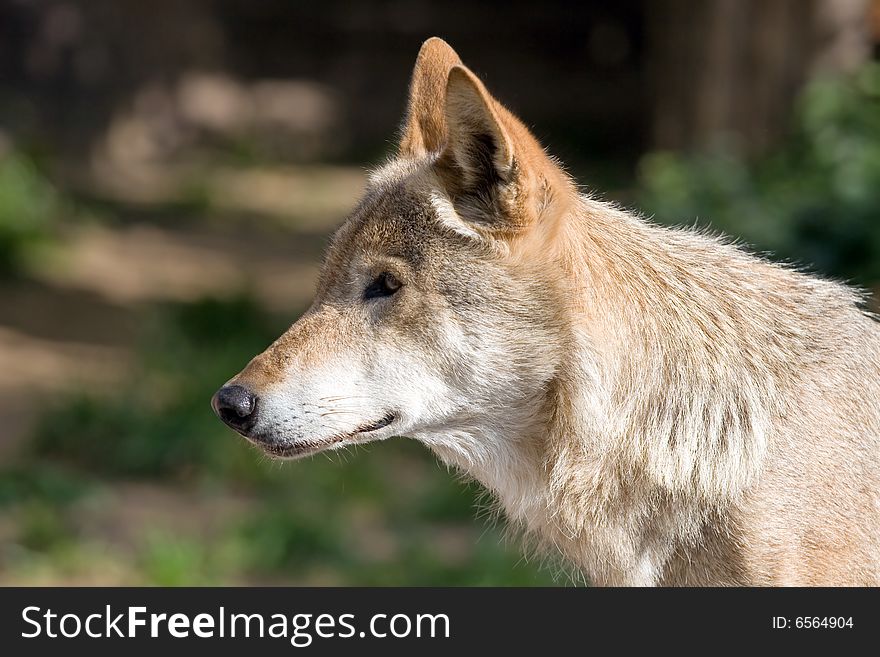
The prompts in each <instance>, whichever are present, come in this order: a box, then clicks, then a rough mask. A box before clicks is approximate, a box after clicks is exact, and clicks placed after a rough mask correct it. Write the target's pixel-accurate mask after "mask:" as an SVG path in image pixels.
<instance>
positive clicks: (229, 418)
mask: <svg viewBox="0 0 880 657" xmlns="http://www.w3.org/2000/svg"><path fill="white" fill-rule="evenodd" d="M211 406H213V407H214V412H215V413H216V414H217V417H219V418H220V419H221V420H223V421H224V422H225V423H226V424H228V425H229V426H230V427H232V428H233V429H235V430H236V431H238V432H240V433H247V432H248V431H250V430H251V429H252V428H253V426H254V424H256V421H257V397H256V396H255V395H254V393H252V392H251V391H250V390H248V389H247V388H245V387H243V386H223V387H222V388H220V390H218V391H217V392H216V393H215V394H214V397H213V398H212V399H211Z"/></svg>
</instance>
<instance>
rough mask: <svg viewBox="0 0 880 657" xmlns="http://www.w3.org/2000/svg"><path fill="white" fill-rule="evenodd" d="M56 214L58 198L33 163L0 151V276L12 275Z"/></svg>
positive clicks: (42, 238)
mask: <svg viewBox="0 0 880 657" xmlns="http://www.w3.org/2000/svg"><path fill="white" fill-rule="evenodd" d="M58 212H59V199H58V194H57V193H56V191H55V189H54V187H53V186H52V185H51V184H50V183H49V182H48V181H47V180H46V179H45V178H44V177H43V176H42V175H41V174H40V172H39V171H37V169H36V167H35V166H34V164H33V162H31V161H30V159H28V158H27V157H26V156H24V155H22V154H20V153H17V152H15V151H12V152H9V153H5V154H4V153H3V152H2V151H0V275H9V274H12V273H14V272H15V271H16V270H17V269H18V268H19V267H20V266H21V264H22V260H23V258H24V257H26V255H27V251H28V249H29V248H31V247H33V246H34V245H35V244H38V243H39V242H41V241H43V240H45V239H46V238H47V237H48V235H49V233H50V228H51V225H52V223H53V221H54V220H55V219H56V218H57V215H58Z"/></svg>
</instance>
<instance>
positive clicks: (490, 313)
mask: <svg viewBox="0 0 880 657" xmlns="http://www.w3.org/2000/svg"><path fill="white" fill-rule="evenodd" d="M410 91H411V98H410V102H409V113H408V117H407V121H406V123H405V127H404V136H403V139H402V142H401V149H400V154H399V157H398V158H397V159H395V160H394V161H392V162H390V163H389V164H387V165H386V166H385V167H383V168H382V169H380V170H379V171H377V172H375V173H374V174H373V176H372V177H371V180H370V184H369V189H368V192H367V195H366V197H365V199H364V201H363V202H362V203H361V205H360V206H359V208H358V209H357V210H356V211H355V213H354V214H353V215H352V217H351V218H350V219H349V220H348V221H347V222H346V224H345V225H344V226H343V227H342V228H341V229H340V231H339V233H338V234H337V235H336V237H335V238H334V241H333V244H332V246H331V248H330V251H329V254H328V258H327V262H326V263H325V268H324V276H323V279H322V281H321V284H320V287H319V292H318V296H317V298H316V300H315V304H314V305H313V307H312V308H311V309H310V310H309V312H308V313H307V314H306V315H305V316H304V317H303V318H302V319H300V320H299V322H297V323H296V324H295V325H294V326H293V327H291V329H290V330H289V331H288V332H287V333H286V334H285V335H284V336H282V337H281V338H280V339H279V340H278V342H276V343H275V344H274V345H273V346H272V347H270V348H269V349H268V350H267V351H266V352H264V353H263V354H261V355H260V356H258V357H257V358H255V359H254V361H253V362H252V363H251V364H250V365H249V366H248V368H246V369H245V370H244V371H243V372H242V373H241V374H240V375H239V376H237V377H236V378H235V379H233V381H234V382H236V383H239V384H241V385H244V386H247V387H250V388H251V389H253V390H254V391H255V392H256V393H257V394H258V395H259V397H260V403H261V404H262V405H263V406H262V407H261V408H262V410H261V417H260V424H259V425H258V427H257V429H255V434H254V436H256V437H258V438H259V440H260V441H263V443H264V447H265V444H266V443H267V442H268V443H270V446H269V447H266V449H267V451H270V452H271V453H275V454H279V453H281V454H285V455H290V456H292V455H301V454H303V453H313V452H314V451H318V450H320V449H326V448H337V447H344V446H346V445H349V444H353V443H357V442H363V441H366V440H376V439H385V438H388V437H391V436H392V435H405V436H408V437H412V438H415V439H417V440H420V441H422V442H423V443H425V444H426V445H428V446H429V447H431V448H432V449H433V450H434V451H435V452H436V453H437V454H438V455H439V456H440V458H441V459H443V460H444V461H446V462H447V463H450V464H453V465H455V466H457V467H459V468H461V469H462V470H463V471H465V472H467V473H469V474H470V475H471V476H473V477H474V478H476V479H477V480H479V481H480V482H482V483H483V484H484V485H485V486H486V487H487V488H488V489H489V490H490V491H491V492H492V493H493V494H494V496H495V497H496V498H497V499H498V501H499V504H500V505H501V507H502V508H503V509H504V511H505V512H506V514H507V516H508V517H509V518H510V520H511V521H512V522H513V523H517V524H520V525H521V526H523V527H524V529H525V530H526V531H527V532H528V533H530V534H532V535H533V536H535V537H537V538H538V539H539V540H540V541H542V542H543V543H545V544H547V545H548V546H555V548H554V549H558V550H559V551H561V553H562V554H563V555H565V557H567V558H568V559H569V560H570V561H571V562H572V563H573V564H574V565H575V567H576V568H578V569H579V570H580V571H581V572H582V573H583V574H584V575H585V576H586V577H587V578H588V579H589V580H590V581H591V582H593V583H596V584H610V585H619V584H633V585H655V584H678V585H782V584H798V585H829V584H830V585H877V584H880V324H878V323H877V322H876V321H875V320H874V319H873V318H871V317H869V316H868V315H867V314H866V313H865V312H863V311H862V310H861V309H860V307H859V304H860V302H861V299H860V298H859V296H858V295H857V294H856V293H855V292H853V291H852V290H850V289H848V288H846V287H844V286H842V285H839V284H836V283H833V282H829V281H825V280H821V279H819V278H815V277H810V276H807V275H804V274H802V273H800V272H798V271H795V270H793V269H791V268H786V267H782V266H779V265H775V264H771V263H769V262H767V261H765V260H762V259H760V258H757V257H755V256H753V255H751V254H749V253H747V252H746V251H744V250H743V249H741V248H738V247H736V246H733V245H732V244H730V243H729V242H726V241H724V240H721V239H718V238H715V237H711V236H706V235H702V234H699V233H697V232H694V231H690V230H673V229H666V228H661V227H658V226H654V225H651V224H649V223H647V222H645V221H643V220H641V219H639V218H637V217H634V216H633V215H631V214H628V213H627V212H624V211H622V210H620V209H617V208H615V207H612V206H610V205H608V204H606V203H601V202H598V201H596V200H593V199H591V198H590V197H588V196H584V195H579V194H578V193H577V192H576V189H575V186H574V185H573V184H572V182H571V181H570V180H569V179H568V177H567V176H566V175H565V174H564V172H563V171H562V170H561V169H560V168H559V167H558V166H557V165H556V164H555V162H554V161H553V160H552V159H551V158H550V157H548V156H547V155H546V154H545V153H544V152H543V150H542V149H541V147H540V146H539V145H538V143H537V142H536V141H535V140H534V138H533V137H532V136H531V135H530V134H529V133H528V131H527V130H526V129H525V128H524V127H523V125H522V124H521V123H520V122H519V121H518V120H517V119H516V118H515V117H514V116H513V115H512V114H511V113H509V112H508V111H507V110H506V109H505V108H504V107H503V106H501V104H500V103H498V101H496V100H495V99H494V98H492V96H491V95H490V94H489V93H488V91H487V90H486V89H485V87H484V85H483V84H482V82H480V81H479V80H478V79H477V78H476V76H475V75H474V74H473V73H472V72H471V71H469V70H468V69H466V68H465V67H463V65H462V64H461V62H460V60H459V58H458V56H457V55H456V54H455V53H454V52H453V51H452V49H451V48H449V46H448V45H446V44H445V43H444V42H442V41H440V40H439V39H431V40H429V41H428V42H426V44H425V45H424V47H423V49H422V52H421V53H420V55H419V57H418V59H417V62H416V69H415V71H414V73H413V83H412V85H411V90H410ZM386 271H390V272H392V273H393V274H394V276H395V277H396V278H397V279H398V280H400V281H401V282H402V283H403V287H402V288H401V289H400V290H399V291H398V292H396V293H394V295H393V296H389V297H388V298H382V299H379V300H375V299H374V300H365V297H364V296H363V292H362V291H363V289H364V287H365V286H367V285H369V284H370V281H371V280H373V279H374V278H375V277H376V276H377V275H378V274H380V273H381V272H386ZM337 389H338V390H339V391H340V392H339V393H338V394H334V395H328V394H326V391H327V390H331V391H336V390H337ZM322 391H323V392H322ZM383 413H391V414H393V416H394V418H395V419H394V423H393V424H392V425H391V426H389V427H387V428H385V429H381V430H379V431H367V432H364V431H361V428H362V427H363V425H364V422H365V421H367V420H370V419H375V417H377V415H379V416H381V415H382V414H383ZM327 418H336V419H334V420H330V419H327ZM340 418H341V419H340ZM254 436H252V438H254ZM302 446H305V448H307V449H305V451H303V450H302ZM290 450H300V451H290Z"/></svg>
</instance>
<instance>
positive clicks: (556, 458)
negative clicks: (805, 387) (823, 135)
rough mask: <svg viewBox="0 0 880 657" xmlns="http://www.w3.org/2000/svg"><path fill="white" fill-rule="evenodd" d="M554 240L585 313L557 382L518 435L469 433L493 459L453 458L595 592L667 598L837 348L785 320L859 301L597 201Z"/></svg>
mask: <svg viewBox="0 0 880 657" xmlns="http://www.w3.org/2000/svg"><path fill="white" fill-rule="evenodd" d="M553 232H554V235H553V236H552V245H550V244H544V245H543V246H542V248H543V252H544V254H545V256H546V257H547V258H549V259H550V260H552V262H548V266H555V267H557V268H558V272H559V280H560V286H561V289H560V290H559V293H560V295H561V297H562V300H563V302H564V303H565V304H566V305H567V307H568V308H569V309H570V317H569V320H570V321H569V323H568V325H567V327H566V332H567V334H566V335H564V336H562V341H563V343H564V344H565V349H564V350H563V353H564V354H565V357H564V360H563V362H561V363H560V365H559V368H558V372H557V375H556V377H555V379H554V380H553V381H551V382H549V383H548V386H547V389H546V390H545V391H543V392H542V394H543V397H542V398H540V399H535V400H534V404H533V406H532V409H537V410H533V412H531V413H529V414H527V415H526V416H524V417H518V416H516V414H514V415H513V416H512V417H510V418H509V420H510V422H509V423H508V424H507V426H498V425H495V426H494V428H493V433H496V434H500V433H503V434H504V435H494V436H480V435H475V434H474V432H468V431H467V430H464V429H463V430H462V432H461V434H462V435H461V441H460V444H462V445H467V444H472V445H474V446H476V445H480V446H482V447H481V448H480V449H481V450H482V452H481V453H482V456H481V457H478V458H474V456H473V454H474V452H473V451H472V450H470V449H467V448H465V449H464V450H463V451H462V453H460V454H453V453H444V451H443V450H438V451H439V452H440V455H441V457H443V458H444V459H445V460H447V461H448V462H452V463H456V464H458V465H460V466H462V467H463V468H464V469H466V470H467V471H468V472H469V473H470V474H471V475H473V476H475V477H476V478H477V479H478V480H480V481H481V482H482V483H484V484H485V485H486V486H487V487H488V488H489V489H490V490H492V491H493V492H494V493H495V495H496V496H497V498H498V500H499V503H500V505H501V506H502V507H503V508H504V510H505V511H506V513H507V515H508V516H509V517H510V518H511V519H512V520H514V521H518V522H520V523H521V524H522V525H523V526H524V527H525V529H526V530H527V531H528V532H529V533H531V534H534V535H535V536H536V537H537V538H538V539H539V540H542V541H544V542H549V543H552V544H555V545H556V547H558V548H559V549H560V550H561V551H562V553H563V554H565V555H566V556H567V557H568V558H569V559H570V560H572V561H573V562H574V563H575V564H576V566H578V567H579V568H580V569H581V570H582V572H583V573H584V574H585V575H586V576H587V577H588V578H589V579H590V580H591V581H593V582H594V583H601V584H642V585H650V584H656V583H658V582H659V581H660V579H661V578H662V576H663V570H664V567H665V565H666V564H667V563H668V561H669V559H670V557H671V556H672V553H673V551H674V550H676V549H678V548H682V547H687V546H689V545H692V544H694V543H696V542H697V541H699V540H701V539H700V537H701V536H702V534H703V525H704V523H705V522H706V519H707V518H709V517H713V516H715V517H717V515H718V514H723V513H724V512H725V509H726V508H728V507H729V506H730V505H732V504H735V503H736V501H737V500H738V499H739V497H740V495H741V493H742V492H743V491H744V490H745V489H747V488H748V487H749V486H750V484H752V483H753V481H754V480H755V479H756V478H757V477H758V476H759V474H760V472H761V467H762V462H763V460H764V455H765V452H766V451H767V446H768V441H769V440H770V436H771V434H772V428H773V424H774V421H775V420H776V419H777V418H778V417H780V416H782V415H784V414H785V412H786V409H785V408H783V402H782V401H781V400H782V399H783V398H784V395H782V394H780V393H781V391H782V390H784V389H785V388H786V387H787V386H789V385H793V383H794V382H795V380H796V379H797V377H798V376H800V375H801V373H800V372H798V371H795V370H793V369H792V366H791V365H790V363H793V362H798V363H801V364H803V363H804V362H809V361H810V358H811V357H813V356H812V355H813V354H816V353H818V351H820V350H819V349H818V348H817V345H816V344H814V341H813V338H812V336H811V335H810V334H809V333H807V332H804V333H798V332H797V329H796V327H798V326H810V322H806V321H804V319H805V317H786V316H784V315H785V314H789V315H798V314H801V315H804V316H807V315H809V314H812V313H815V311H816V308H817V306H818V307H820V308H821V309H822V311H823V312H828V311H830V312H831V314H832V315H834V314H836V313H838V312H839V313H847V314H849V313H852V312H853V311H855V306H854V303H853V302H854V301H855V299H854V295H852V294H851V293H847V292H844V291H843V288H841V287H840V286H838V285H835V284H833V283H828V282H825V281H821V280H818V279H814V278H809V277H806V276H802V275H800V274H798V273H796V272H794V271H791V270H789V269H785V268H783V267H779V266H775V265H771V264H769V263H766V262H764V261H762V260H760V259H758V258H755V257H753V256H751V255H749V254H747V253H745V252H744V251H742V250H740V249H738V248H736V247H734V246H732V245H730V244H727V243H724V242H722V241H721V240H719V239H716V238H711V237H706V236H703V235H700V234H697V233H695V232H692V231H684V230H669V229H663V228H659V227H656V226H652V225H650V224H648V223H646V222H643V221H641V220H639V219H637V218H635V217H632V216H631V215H628V214H626V213H624V212H621V211H619V210H617V209H615V208H612V207H610V206H608V205H606V204H602V203H599V202H595V201H593V200H591V199H588V198H581V199H579V201H578V202H577V203H575V204H574V206H573V208H572V211H571V214H570V215H569V216H567V217H564V218H563V219H562V223H561V225H560V226H559V228H558V230H555V231H553ZM782 296H785V297H786V302H785V303H780V298H781V297H782ZM793 301H795V302H796V301H800V302H801V303H793ZM830 321H833V319H832V320H830ZM813 325H814V326H815V322H813ZM793 327H794V328H793ZM468 441H470V443H469V442H468ZM487 444H489V445H494V446H496V447H495V448H494V452H495V453H491V454H490V453H488V452H487V451H486V448H485V445H487ZM501 445H503V446H504V447H503V448H502V447H500V446H501ZM475 449H476V447H475ZM490 451H491V450H490Z"/></svg>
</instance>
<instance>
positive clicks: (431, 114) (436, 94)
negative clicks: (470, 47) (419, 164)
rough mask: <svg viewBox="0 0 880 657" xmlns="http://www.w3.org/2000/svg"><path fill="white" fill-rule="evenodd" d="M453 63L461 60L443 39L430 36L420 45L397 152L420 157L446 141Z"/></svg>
mask: <svg viewBox="0 0 880 657" xmlns="http://www.w3.org/2000/svg"><path fill="white" fill-rule="evenodd" d="M456 66H461V59H459V57H458V55H457V54H456V53H455V51H454V50H453V49H452V47H451V46H450V45H449V44H448V43H446V42H445V41H444V40H443V39H438V38H437V37H432V38H430V39H428V40H427V41H425V43H423V44H422V47H421V49H420V50H419V54H418V57H416V64H415V67H414V68H413V73H412V80H411V81H410V84H409V103H408V106H407V112H406V120H405V122H404V125H403V134H402V136H401V139H400V147H399V152H400V155H402V156H404V157H413V158H418V157H423V156H425V155H427V154H428V153H433V152H437V151H439V150H440V149H441V148H442V147H443V145H444V144H445V143H446V115H445V112H444V105H445V99H446V82H447V80H448V79H449V71H450V70H452V69H453V68H454V67H456Z"/></svg>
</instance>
